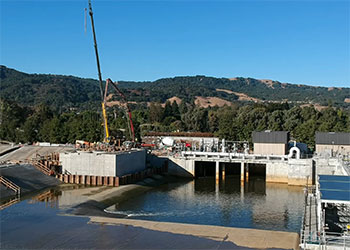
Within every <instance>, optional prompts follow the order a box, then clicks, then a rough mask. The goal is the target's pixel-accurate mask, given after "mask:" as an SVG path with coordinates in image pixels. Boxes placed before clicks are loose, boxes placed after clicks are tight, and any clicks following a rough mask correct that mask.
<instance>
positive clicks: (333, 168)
mask: <svg viewBox="0 0 350 250" xmlns="http://www.w3.org/2000/svg"><path fill="white" fill-rule="evenodd" d="M315 161H316V171H317V174H318V175H319V174H325V175H344V174H346V173H345V172H344V169H343V162H342V160H341V159H337V158H316V159H315Z"/></svg>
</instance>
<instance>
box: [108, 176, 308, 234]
mask: <svg viewBox="0 0 350 250" xmlns="http://www.w3.org/2000/svg"><path fill="white" fill-rule="evenodd" d="M105 211H106V212H109V213H115V214H118V215H122V216H126V217H127V218H131V219H143V220H153V221H166V222H181V223H192V224H206V225H219V226H229V227H243V228H255V229H266V230H278V231H290V232H299V231H300V225H301V218H302V213H303V190H302V188H301V187H292V186H288V185H284V184H270V183H265V180H264V179H259V178H256V179H253V178H251V179H250V180H249V182H248V183H244V184H243V183H241V181H240V179H239V177H226V179H225V181H220V182H219V183H216V181H215V179H214V178H213V177H211V178H210V177H209V178H208V177H206V178H200V179H196V180H191V181H179V182H175V183H168V184H165V185H162V186H160V187H157V188H155V189H153V190H151V191H149V192H147V193H145V194H142V195H140V196H137V197H133V198H131V199H129V200H127V201H124V202H122V203H117V204H115V205H113V206H111V207H109V208H107V209H106V210H105Z"/></svg>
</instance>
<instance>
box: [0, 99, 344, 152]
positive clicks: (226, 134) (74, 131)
mask: <svg viewBox="0 0 350 250" xmlns="http://www.w3.org/2000/svg"><path fill="white" fill-rule="evenodd" d="M132 116H133V123H134V126H135V132H136V137H137V138H138V140H140V139H141V137H142V135H144V134H145V133H146V132H149V131H158V132H175V131H176V132H183V131H192V132H211V133H213V134H214V135H216V136H218V137H220V138H225V139H227V140H235V141H250V142H251V133H252V132H253V131H263V130H267V129H269V130H275V131H290V132H291V136H292V138H293V139H295V140H297V141H298V142H304V143H307V144H308V145H309V146H310V147H311V148H312V147H313V146H314V136H315V132H316V131H324V132H326V131H333V132H350V111H349V110H344V109H341V108H335V107H332V106H331V105H330V106H329V107H328V108H326V109H324V110H321V111H318V110H316V109H315V108H314V107H300V106H290V105H289V104H287V103H282V104H277V103H270V104H245V105H243V104H241V105H240V104H238V103H236V104H233V105H231V106H223V107H210V108H201V107H199V106H196V105H194V104H189V103H185V102H182V103H181V104H177V103H176V102H173V103H170V102H169V101H168V102H166V103H165V105H161V104H159V103H151V104H150V105H149V106H148V107H143V106H134V107H133V111H132ZM108 121H109V128H110V133H111V135H112V136H113V137H115V138H122V139H126V140H127V139H130V138H128V137H129V133H128V124H127V122H128V120H127V119H126V116H125V114H124V111H123V110H120V109H118V108H116V107H112V108H109V110H108ZM0 139H2V140H7V141H12V142H16V143H19V142H21V143H33V142H36V141H45V142H51V143H74V142H75V140H86V141H90V142H97V141H102V140H103V126H102V119H101V114H100V112H97V111H92V110H85V111H77V110H70V111H65V112H57V111H53V110H52V109H51V108H50V107H49V106H47V105H45V104H40V105H37V106H34V107H29V106H21V105H18V104H17V103H15V102H11V101H7V100H2V101H1V102H0Z"/></svg>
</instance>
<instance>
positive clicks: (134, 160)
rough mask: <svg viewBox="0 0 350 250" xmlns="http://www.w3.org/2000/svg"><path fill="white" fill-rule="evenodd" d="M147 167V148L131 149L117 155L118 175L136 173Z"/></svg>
mask: <svg viewBox="0 0 350 250" xmlns="http://www.w3.org/2000/svg"><path fill="white" fill-rule="evenodd" d="M144 169H146V150H140V151H131V152H126V153H123V154H118V155H117V173H116V174H117V176H118V177H121V176H123V175H126V174H132V173H136V172H138V171H142V170H144Z"/></svg>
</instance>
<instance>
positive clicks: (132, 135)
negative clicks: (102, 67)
mask: <svg viewBox="0 0 350 250" xmlns="http://www.w3.org/2000/svg"><path fill="white" fill-rule="evenodd" d="M109 84H111V85H112V86H113V88H114V89H115V90H116V92H117V93H118V94H119V95H120V96H121V98H122V103H123V108H124V111H125V115H126V117H127V120H128V126H129V133H130V138H131V140H132V142H135V131H134V124H133V122H132V116H131V110H130V108H129V105H128V101H127V99H126V96H125V95H124V93H123V92H122V91H121V90H120V89H119V88H118V86H117V84H116V83H115V82H113V81H112V80H111V79H110V78H108V79H107V80H106V88H105V94H104V98H103V99H104V104H105V105H106V104H107V90H108V85H109Z"/></svg>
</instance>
